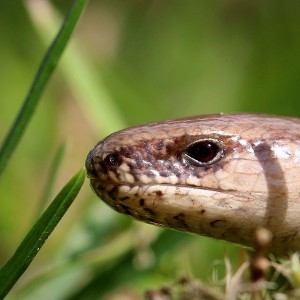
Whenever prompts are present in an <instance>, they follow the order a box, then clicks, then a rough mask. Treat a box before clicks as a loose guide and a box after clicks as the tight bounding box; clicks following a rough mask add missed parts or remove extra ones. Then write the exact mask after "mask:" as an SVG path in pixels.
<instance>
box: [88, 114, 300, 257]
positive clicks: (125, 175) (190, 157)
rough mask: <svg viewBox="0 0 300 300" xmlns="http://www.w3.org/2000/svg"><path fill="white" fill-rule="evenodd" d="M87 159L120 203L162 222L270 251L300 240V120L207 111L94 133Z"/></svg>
mask: <svg viewBox="0 0 300 300" xmlns="http://www.w3.org/2000/svg"><path fill="white" fill-rule="evenodd" d="M86 167H87V170H88V176H89V178H90V179H91V185H92V187H93V189H94V191H95V192H96V194H97V195H98V196H99V197H100V198H101V199H103V200H104V201H105V202H106V203H107V204H108V205H109V206H111V207H112V208H114V209H115V210H117V211H118V212H121V213H125V214H128V215H131V216H133V217H134V218H136V219H138V220H141V221H144V222H147V223H152V224H156V225H160V226H165V227H170V228H174V229H178V230H183V231H189V232H193V233H198V234H201V235H205V236H210V237H214V238H217V239H223V240H227V241H230V242H234V243H238V244H242V245H245V246H250V247H252V246H253V245H254V233H255V230H256V228H257V227H260V226H264V227H266V228H268V229H269V230H270V231H271V232H272V233H273V240H272V244H271V251H272V252H273V253H274V254H276V255H287V254H288V253H289V252H291V251H295V250H299V249H300V120H298V119H295V118H283V117H272V116H267V115H255V114H252V115H251V114H236V115H222V114H220V115H207V116H199V117H193V118H187V119H179V120H171V121H166V122H160V123H150V124H146V125H141V126H136V127H132V128H129V129H125V130H122V131H120V132H117V133H115V134H112V135H110V136H109V137H107V138H106V139H104V140H103V141H101V142H99V143H98V144H97V145H96V146H95V148H94V149H93V150H92V151H91V152H90V154H89V156H88V158H87V161H86Z"/></svg>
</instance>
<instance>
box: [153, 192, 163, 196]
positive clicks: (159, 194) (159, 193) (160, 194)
mask: <svg viewBox="0 0 300 300" xmlns="http://www.w3.org/2000/svg"><path fill="white" fill-rule="evenodd" d="M155 195H156V196H157V197H162V195H163V193H162V191H156V192H155Z"/></svg>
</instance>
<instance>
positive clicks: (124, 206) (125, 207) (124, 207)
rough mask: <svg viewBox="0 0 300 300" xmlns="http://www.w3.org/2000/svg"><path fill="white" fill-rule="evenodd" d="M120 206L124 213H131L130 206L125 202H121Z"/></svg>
mask: <svg viewBox="0 0 300 300" xmlns="http://www.w3.org/2000/svg"><path fill="white" fill-rule="evenodd" d="M119 206H120V207H122V208H123V209H124V213H125V214H126V215H131V212H130V209H129V207H128V206H126V205H124V204H119Z"/></svg>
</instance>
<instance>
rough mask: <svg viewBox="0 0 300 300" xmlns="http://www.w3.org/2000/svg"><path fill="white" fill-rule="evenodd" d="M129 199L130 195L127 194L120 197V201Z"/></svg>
mask: <svg viewBox="0 0 300 300" xmlns="http://www.w3.org/2000/svg"><path fill="white" fill-rule="evenodd" d="M128 199H129V197H128V196H125V197H121V198H120V201H124V200H128Z"/></svg>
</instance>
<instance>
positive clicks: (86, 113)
mask: <svg viewBox="0 0 300 300" xmlns="http://www.w3.org/2000/svg"><path fill="white" fill-rule="evenodd" d="M41 2H44V1H42V0H37V1H29V0H28V1H20V0H16V1H6V2H3V3H2V4H1V10H0V39H1V47H0V60H1V69H0V87H1V88H0V99H1V100H0V114H1V118H0V138H1V139H2V138H3V137H4V135H5V133H6V132H7V130H8V128H9V126H10V124H11V122H12V121H13V118H14V116H15V114H16V112H17V110H18V108H19V106H20V105H21V103H22V100H23V98H24V95H25V93H26V92H27V89H28V86H29V84H30V83H31V81H32V78H33V76H34V74H35V71H36V69H37V66H38V64H39V62H40V60H41V58H42V56H43V54H44V52H45V50H46V48H47V47H48V45H49V43H50V41H51V39H52V37H53V36H50V35H49V36H47V33H46V32H44V33H42V36H41V27H40V26H39V25H38V22H36V20H35V19H34V17H33V15H35V16H36V15H37V16H39V17H40V18H41V19H42V20H43V19H45V18H46V17H44V15H43V14H44V13H47V12H45V11H44V9H42V8H39V9H38V10H36V11H35V12H33V11H32V7H34V5H37V3H41ZM61 2H62V1H55V2H50V4H52V5H54V7H55V8H56V9H58V11H60V12H61V13H62V14H63V13H64V12H65V9H66V3H63V4H62V3H61ZM29 3H30V5H29ZM48 4H49V3H48ZM54 26H55V27H53V28H50V29H51V30H52V31H53V32H55V30H57V28H58V26H59V19H58V21H57V22H54ZM51 30H49V32H51ZM299 31H300V3H298V2H297V1H292V0H289V1H247V0H244V1H242V0H230V1H195V0H192V1H180V0H175V1H158V0H156V1H141V0H131V1H124V0H112V1H111V0H110V1H108V0H106V1H102V0H99V1H91V2H90V4H89V6H88V7H87V9H86V11H85V15H84V16H83V18H82V20H81V22H80V24H79V27H78V28H77V31H76V33H75V35H74V40H73V43H71V45H70V48H69V49H68V50H67V51H66V53H65V55H64V58H63V60H62V65H61V68H60V69H58V70H57V71H56V73H55V74H54V77H53V79H52V81H51V83H50V85H49V87H48V88H47V90H46V92H45V94H44V96H43V97H44V98H43V101H42V103H41V105H40V106H39V108H38V110H37V113H36V115H35V116H34V119H33V121H32V122H31V125H30V126H29V128H28V130H27V132H26V134H25V136H24V138H23V140H22V142H21V145H20V146H19V147H18V149H17V151H16V153H15V155H14V156H13V158H12V160H11V161H10V163H9V166H8V168H7V170H6V172H5V173H4V175H3V177H2V180H1V182H0V199H1V203H0V205H1V209H0V245H1V247H0V263H4V262H5V261H6V260H7V258H8V257H9V256H10V255H11V254H12V252H13V251H14V250H15V248H16V246H17V245H18V243H19V241H20V240H21V238H22V237H23V236H24V234H25V233H26V232H27V229H28V228H29V227H30V225H31V224H32V223H33V221H34V219H35V216H36V214H37V209H38V208H39V200H40V199H41V198H42V195H43V191H44V189H45V184H46V180H47V174H48V173H47V172H48V171H49V170H50V165H51V161H52V159H53V156H54V154H55V152H56V150H57V148H58V147H59V145H61V143H62V141H65V142H66V145H67V149H66V154H65V158H64V161H63V163H62V167H61V170H60V172H59V176H58V178H57V184H56V190H55V191H54V194H55V193H56V192H57V191H58V190H59V187H61V186H62V184H63V183H64V182H66V180H67V179H68V178H69V177H70V174H74V173H75V171H77V169H78V167H79V166H81V165H83V164H84V160H85V157H86V155H87V153H88V151H89V150H90V148H92V147H93V146H94V144H95V143H96V142H97V141H98V140H100V139H101V138H103V137H104V135H105V134H107V133H108V131H109V129H108V128H114V129H121V127H123V126H127V125H128V126H129V125H134V124H140V123H144V122H148V121H156V120H162V119H169V118H174V117H183V116H188V115H195V114H204V113H216V112H244V111H247V112H260V113H272V114H279V115H282V114H284V115H290V116H300V102H299V101H297V99H298V97H299V96H300V85H299V82H298V81H299V75H300V56H299V53H300V51H299V50H300V34H299V33H300V32H299ZM74 51H75V55H74ZM70 56H71V59H70ZM76 60H77V61H76ZM83 70H85V71H90V72H89V73H88V74H89V75H86V73H85V72H84V71H83ZM91 74H92V76H91ZM87 76H90V77H91V80H90V81H92V82H90V81H89V82H90V83H86V84H89V86H88V88H87V87H86V86H85V85H86V84H85V79H86V78H87ZM78 82H79V83H80V82H84V87H80V86H79V84H78ZM80 88H81V90H80V91H83V90H84V91H85V89H84V88H87V89H86V90H87V91H93V93H92V92H90V94H89V93H88V92H86V95H85V94H84V93H82V92H81V93H80V91H79V89H80ZM98 93H99V103H98V105H99V106H98V109H99V108H100V109H101V107H103V108H105V109H107V105H108V106H109V109H110V110H109V111H110V112H111V111H113V112H114V113H113V114H110V115H109V117H108V118H107V119H106V120H105V121H104V120H103V117H101V118H97V117H96V116H97V114H92V113H91V110H89V109H86V108H87V106H89V105H90V104H89V103H88V101H89V100H90V99H91V98H93V99H94V98H95V99H97V95H98ZM85 98H86V99H85ZM103 99H105V101H106V102H101V101H102V100H103ZM103 103H104V104H103ZM107 103H109V104H107ZM99 115H101V112H100V111H99ZM116 124H118V125H116ZM74 204H75V205H74V207H73V208H71V209H70V211H69V212H68V214H67V216H66V217H65V218H64V219H63V220H62V222H61V224H59V227H58V228H57V229H58V230H57V231H56V232H55V234H54V235H53V236H52V237H51V239H49V241H48V242H47V244H46V245H45V246H44V249H43V250H42V251H41V253H40V254H39V256H38V257H37V259H36V261H35V262H34V263H33V265H32V266H31V268H30V269H29V270H28V271H27V273H26V274H25V276H24V278H23V280H22V281H21V282H20V283H19V284H18V286H16V287H15V289H14V290H13V293H12V294H11V296H10V297H11V298H12V299H40V298H41V297H43V299H46V298H47V297H48V298H49V299H73V298H74V299H75V298H76V299H95V298H98V299H102V298H104V297H105V299H122V298H121V297H124V298H123V299H139V298H140V295H141V293H142V291H144V290H146V289H155V288H157V287H160V286H161V285H162V284H163V283H168V282H173V281H174V280H175V279H176V278H178V276H181V275H186V274H191V275H193V276H195V277H198V278H200V279H201V280H203V281H211V280H212V275H211V274H212V270H213V268H214V267H215V268H216V270H217V271H218V272H219V273H218V274H219V276H220V278H221V277H222V275H223V271H224V267H223V266H222V264H221V263H220V261H222V259H223V257H224V251H227V252H228V255H229V257H230V258H231V259H232V261H233V262H235V264H236V265H237V264H238V263H239V256H240V255H239V254H240V251H239V248H238V247H234V246H232V245H228V244H225V243H222V242H218V241H213V240H210V239H207V238H204V237H199V236H195V235H189V234H186V233H179V232H175V231H171V230H158V229H155V228H154V227H153V226H148V225H143V224H141V223H137V222H132V221H131V220H129V218H128V217H126V216H120V215H118V214H116V213H115V212H113V211H111V210H110V209H109V208H107V207H106V206H105V205H104V204H103V203H101V202H100V201H99V200H98V199H97V198H96V196H95V195H94V194H93V193H92V192H91V190H90V189H89V187H88V185H86V187H85V189H84V191H83V193H81V196H80V197H79V198H78V199H77V201H76V203H74ZM145 237H147V238H145ZM125 296H128V298H125ZM114 297H115V298H114Z"/></svg>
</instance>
